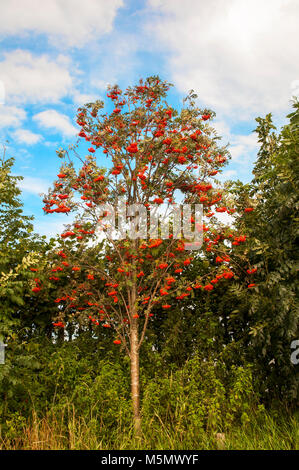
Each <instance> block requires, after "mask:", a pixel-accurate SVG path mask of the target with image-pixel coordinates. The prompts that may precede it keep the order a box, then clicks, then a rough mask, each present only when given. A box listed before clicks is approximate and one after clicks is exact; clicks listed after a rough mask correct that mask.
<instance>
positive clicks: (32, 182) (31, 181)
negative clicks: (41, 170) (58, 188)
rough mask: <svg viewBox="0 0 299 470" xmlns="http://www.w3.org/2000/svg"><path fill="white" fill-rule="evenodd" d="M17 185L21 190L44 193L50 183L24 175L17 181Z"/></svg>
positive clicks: (35, 193) (36, 193) (37, 193)
mask: <svg viewBox="0 0 299 470" xmlns="http://www.w3.org/2000/svg"><path fill="white" fill-rule="evenodd" d="M18 186H19V188H20V189H21V190H22V191H25V192H27V193H30V194H34V195H39V194H42V193H46V192H47V191H48V188H49V186H50V184H49V183H48V182H47V181H45V180H43V179H41V178H35V177H32V176H24V179H23V180H22V181H19V183H18Z"/></svg>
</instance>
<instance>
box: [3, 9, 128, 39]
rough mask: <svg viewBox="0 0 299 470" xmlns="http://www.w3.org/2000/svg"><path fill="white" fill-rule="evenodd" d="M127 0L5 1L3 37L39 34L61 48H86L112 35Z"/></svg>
mask: <svg viewBox="0 0 299 470" xmlns="http://www.w3.org/2000/svg"><path fill="white" fill-rule="evenodd" d="M123 3H124V2H123V0H109V1H107V0H84V1H82V0H43V1H40V0H21V1H20V0H10V1H7V2H1V23H0V35H2V36H7V35H17V34H21V33H26V32H36V33H41V34H46V35H48V37H49V39H50V40H51V41H52V42H53V41H54V42H55V43H56V44H57V45H59V46H60V47H61V46H62V47H63V46H78V47H80V46H82V45H84V44H85V43H86V42H87V41H88V40H91V39H93V38H98V37H100V36H102V35H103V34H105V33H109V32H110V31H111V29H112V26H113V21H114V18H115V15H116V13H117V10H118V8H120V7H121V6H123Z"/></svg>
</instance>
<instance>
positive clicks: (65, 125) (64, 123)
mask: <svg viewBox="0 0 299 470" xmlns="http://www.w3.org/2000/svg"><path fill="white" fill-rule="evenodd" d="M33 120H34V121H36V122H37V123H38V125H39V126H40V127H42V128H44V129H50V130H53V131H54V132H56V133H61V134H62V135H63V136H65V137H72V136H74V135H76V134H77V133H78V130H77V129H76V128H75V126H73V124H72V123H71V121H70V119H69V117H68V116H67V115H66V114H61V113H59V112H58V111H55V109H48V110H47V111H42V112H41V113H38V114H35V115H34V116H33Z"/></svg>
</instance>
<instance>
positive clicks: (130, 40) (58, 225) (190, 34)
mask: <svg viewBox="0 0 299 470" xmlns="http://www.w3.org/2000/svg"><path fill="white" fill-rule="evenodd" d="M298 13H299V2H298V0H251V1H250V2H248V0H209V2H205V1H203V0H140V1H137V0H136V1H132V0H109V1H108V0H84V2H82V0H80V1H78V0H43V1H37V0H10V1H9V2H5V3H4V2H2V1H1V24H0V45H1V48H0V142H1V143H4V142H5V141H7V140H8V141H9V144H8V150H7V153H8V155H10V156H14V157H15V159H16V163H15V166H14V174H19V175H22V176H24V181H23V182H22V183H21V188H22V190H23V195H22V197H23V201H24V210H25V213H26V214H33V215H34V216H35V229H36V231H38V232H39V233H41V234H46V235H50V234H55V233H57V231H60V230H61V229H62V224H63V223H64V222H66V217H65V216H64V215H62V214H57V215H53V216H51V217H49V216H44V215H43V211H42V202H41V198H40V196H39V194H40V193H42V192H46V191H47V188H48V187H49V186H50V185H51V183H52V181H53V179H55V177H56V175H57V170H58V168H59V163H60V161H59V159H58V158H57V157H56V153H55V150H56V149H57V148H59V147H60V146H63V147H65V146H67V145H68V144H71V143H72V142H74V141H75V139H76V133H77V132H78V129H77V126H76V124H75V113H76V109H77V107H78V106H80V105H82V104H84V103H85V102H87V101H92V100H94V99H105V87H106V85H107V83H111V84H114V83H118V84H119V85H120V86H121V87H126V86H128V85H131V84H133V83H135V82H136V81H137V80H138V79H139V78H140V77H146V76H148V75H153V74H155V75H156V74H158V75H160V76H161V77H162V78H163V79H166V80H168V81H170V82H172V83H173V84H174V88H173V89H172V91H171V93H170V96H169V101H170V103H171V104H172V105H173V106H176V107H180V106H181V103H182V98H183V97H184V96H185V94H186V92H187V91H188V90H190V89H194V90H195V91H196V92H197V93H198V95H199V101H198V103H199V104H200V105H201V106H202V107H204V106H207V107H209V108H211V109H213V110H214V111H215V112H216V115H217V116H216V119H215V122H214V127H215V128H216V129H217V130H218V132H219V134H220V135H222V136H223V142H224V143H228V142H229V143H230V151H231V155H232V160H231V162H230V164H229V166H228V167H227V168H226V169H225V171H224V174H223V176H222V178H224V179H225V178H239V179H241V180H242V181H249V180H250V179H251V171H252V168H253V163H254V160H255V156H256V152H257V149H258V146H257V142H256V136H255V134H253V133H252V130H253V129H254V127H255V117H257V116H264V115H265V114H266V113H268V112H272V113H273V116H274V121H275V123H276V124H277V125H278V126H281V125H282V124H283V123H284V122H285V121H284V119H285V118H284V116H285V115H286V114H287V113H288V111H289V110H290V101H291V98H292V95H299V70H298V64H299V60H298V44H297V43H298V41H297V30H298ZM1 90H3V92H4V93H3V92H2V95H3V96H1Z"/></svg>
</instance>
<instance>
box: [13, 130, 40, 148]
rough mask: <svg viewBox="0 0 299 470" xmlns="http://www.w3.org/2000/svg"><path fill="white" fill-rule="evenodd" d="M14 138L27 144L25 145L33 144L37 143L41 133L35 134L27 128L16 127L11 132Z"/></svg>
mask: <svg viewBox="0 0 299 470" xmlns="http://www.w3.org/2000/svg"><path fill="white" fill-rule="evenodd" d="M13 136H14V138H15V139H16V140H17V142H19V143H23V144H27V145H34V144H37V142H39V141H40V140H41V138H42V136H41V135H39V134H35V133H34V132H31V131H29V130H27V129H17V130H16V131H15V132H14V133H13Z"/></svg>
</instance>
